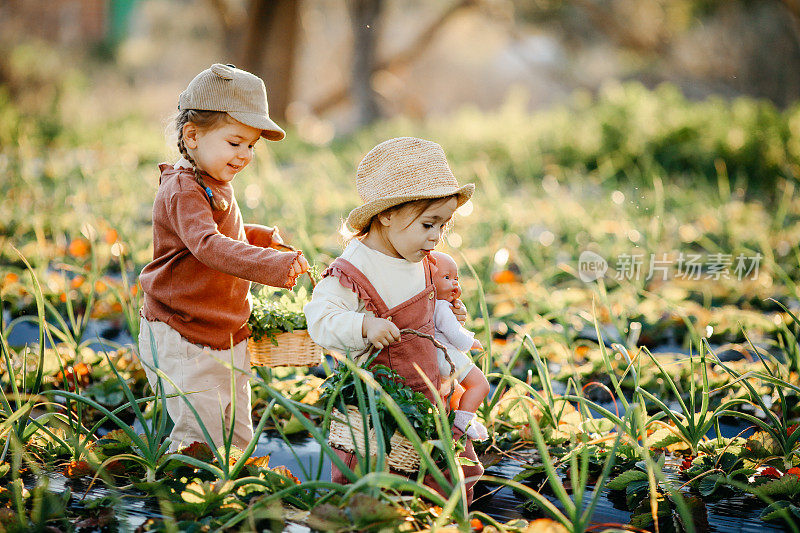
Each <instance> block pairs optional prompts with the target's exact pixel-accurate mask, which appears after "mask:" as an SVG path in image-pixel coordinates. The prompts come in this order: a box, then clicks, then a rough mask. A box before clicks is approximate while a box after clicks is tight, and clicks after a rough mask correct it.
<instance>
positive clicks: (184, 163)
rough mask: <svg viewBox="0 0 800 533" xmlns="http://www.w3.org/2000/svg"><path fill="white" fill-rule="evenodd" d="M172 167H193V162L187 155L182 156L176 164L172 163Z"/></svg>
mask: <svg viewBox="0 0 800 533" xmlns="http://www.w3.org/2000/svg"><path fill="white" fill-rule="evenodd" d="M172 168H192V164H191V163H189V161H188V160H187V159H186V158H185V157H181V158H180V159H178V160H177V161H175V164H174V165H172Z"/></svg>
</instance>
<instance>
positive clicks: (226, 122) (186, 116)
mask: <svg viewBox="0 0 800 533" xmlns="http://www.w3.org/2000/svg"><path fill="white" fill-rule="evenodd" d="M175 127H176V130H177V134H178V150H179V151H180V153H181V155H182V156H183V157H184V158H185V159H186V160H187V161H189V163H190V164H191V165H192V167H193V168H194V173H195V180H196V181H197V183H198V184H199V185H200V187H201V188H202V189H203V190H204V191H205V192H206V195H207V196H208V199H209V201H210V202H211V205H212V207H213V208H214V209H223V210H224V209H227V207H228V206H227V204H226V202H225V201H224V200H222V199H221V198H216V197H214V195H213V192H212V190H211V189H210V188H209V187H208V186H207V183H206V182H205V178H204V175H207V176H210V177H211V178H213V179H215V180H217V181H222V182H228V181H230V180H232V179H233V178H234V176H235V175H236V174H237V173H238V172H239V171H241V170H242V169H244V167H246V166H247V165H248V164H249V163H250V160H251V159H252V157H253V147H254V145H255V143H256V141H258V139H260V138H261V137H264V138H266V139H269V140H280V139H282V138H283V137H284V135H285V134H284V132H283V130H282V129H281V128H280V127H279V126H278V125H277V124H275V122H273V121H272V119H270V118H269V112H268V106H267V92H266V89H265V87H264V82H263V81H261V79H260V78H259V77H258V76H255V75H253V74H251V73H249V72H247V71H244V70H241V69H237V68H236V67H234V66H233V65H222V64H219V63H217V64H214V65H212V66H211V67H210V68H208V69H206V70H204V71H203V72H201V73H200V74H198V75H197V76H195V78H194V79H193V80H192V81H191V82H190V83H189V86H188V87H187V88H186V90H185V91H183V92H182V93H181V95H180V97H179V98H178V114H177V116H176V117H175Z"/></svg>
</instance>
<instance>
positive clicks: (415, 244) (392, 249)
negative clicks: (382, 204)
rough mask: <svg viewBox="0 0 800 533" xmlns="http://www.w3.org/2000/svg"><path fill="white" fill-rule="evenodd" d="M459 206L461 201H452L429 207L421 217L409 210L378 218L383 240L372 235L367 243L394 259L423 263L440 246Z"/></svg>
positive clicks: (453, 199) (371, 233) (390, 213)
mask: <svg viewBox="0 0 800 533" xmlns="http://www.w3.org/2000/svg"><path fill="white" fill-rule="evenodd" d="M457 206H458V201H457V200H456V198H455V197H451V198H447V199H444V200H441V201H439V202H436V203H434V204H432V205H430V206H429V207H428V208H426V209H425V210H424V211H423V212H422V213H420V214H419V216H417V214H416V213H415V212H414V210H413V209H409V208H401V209H398V210H396V211H391V212H389V213H387V214H381V215H378V221H379V224H380V225H381V226H382V231H381V232H380V236H378V235H374V236H373V232H370V234H368V235H367V238H365V243H366V244H367V245H368V246H370V247H372V248H375V249H376V250H378V251H381V252H383V253H385V254H386V255H389V256H392V257H397V258H403V259H405V260H407V261H411V262H413V263H416V262H418V261H422V258H423V257H425V256H426V255H427V254H429V253H430V252H431V250H433V248H434V247H435V246H436V244H437V243H438V242H439V239H440V238H441V237H442V232H443V231H444V227H445V225H446V224H447V223H448V222H449V221H450V219H451V218H452V216H453V213H454V212H455V210H456V207H457Z"/></svg>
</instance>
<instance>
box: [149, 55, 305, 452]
mask: <svg viewBox="0 0 800 533" xmlns="http://www.w3.org/2000/svg"><path fill="white" fill-rule="evenodd" d="M175 124H176V129H177V134H178V150H179V151H180V153H181V155H182V157H181V158H180V159H179V160H178V161H177V162H176V163H175V164H174V165H169V164H167V163H162V164H160V165H159V169H160V171H161V177H160V180H159V187H158V192H157V193H156V199H155V203H154V205H153V261H152V262H151V263H149V264H148V265H147V266H145V267H144V269H143V270H142V273H141V275H140V276H139V281H140V283H141V285H142V290H143V292H144V305H143V307H142V310H141V315H142V318H141V327H140V333H139V352H140V357H141V360H142V362H143V363H145V372H146V374H147V379H148V381H149V382H150V386H151V387H152V388H153V389H154V390H155V389H156V383H157V380H158V377H157V375H156V373H155V372H154V371H153V370H152V368H155V367H158V368H160V369H161V370H162V371H163V372H164V373H165V374H166V375H167V376H168V377H169V378H170V380H172V382H173V383H175V385H176V386H177V387H178V388H179V389H180V390H182V391H183V392H187V393H189V392H191V394H187V395H186V399H188V401H189V402H191V405H192V406H193V407H194V409H195V410H196V411H197V413H198V415H199V417H200V419H201V420H202V422H203V424H204V425H205V427H206V429H207V431H208V433H209V435H210V437H211V439H212V440H213V442H212V443H209V444H210V445H213V446H215V447H216V446H219V445H221V444H222V442H223V441H222V436H223V423H224V427H225V428H228V427H229V425H230V423H231V419H232V417H233V418H234V419H235V423H234V433H233V444H235V445H237V446H239V447H244V446H246V445H247V444H248V443H249V442H250V440H251V439H252V437H253V425H252V419H251V413H250V382H249V374H243V373H239V374H237V376H236V378H235V393H234V394H235V396H234V397H231V384H230V379H231V378H230V375H231V374H230V373H231V370H230V369H229V368H227V367H226V366H225V365H223V364H221V363H220V362H219V361H218V360H222V361H226V362H227V361H230V360H231V350H232V351H233V364H234V366H235V367H237V368H249V356H248V354H247V342H246V339H247V337H248V336H249V334H250V331H249V329H248V327H247V319H248V317H249V316H250V282H251V281H255V282H258V283H262V284H265V285H272V286H275V287H287V288H288V287H292V286H293V285H294V283H295V280H296V278H297V277H298V276H299V275H300V274H301V273H303V272H305V271H306V270H307V269H308V263H307V262H306V260H305V258H304V257H303V255H302V252H279V251H277V250H275V249H273V248H270V247H271V246H273V245H278V244H282V240H281V238H280V236H279V235H278V233H277V231H276V230H275V229H274V228H269V227H266V226H260V225H254V224H250V225H247V224H244V223H243V222H242V215H241V212H240V211H239V206H238V205H237V203H236V198H235V197H234V196H233V187H232V186H231V182H232V180H233V178H234V177H235V176H236V174H237V173H239V172H240V171H241V170H242V169H243V168H244V167H246V166H247V165H248V163H250V160H251V159H252V157H253V146H254V145H255V144H256V142H257V141H258V140H259V139H260V138H261V137H264V138H265V139H268V140H272V141H278V140H281V139H283V137H284V132H283V130H282V129H281V128H280V127H278V125H277V124H275V123H274V122H273V121H272V120H271V119H270V117H269V113H268V108H267V93H266V89H265V87H264V82H262V81H261V79H260V78H258V77H257V76H254V75H253V74H250V73H249V72H246V71H244V70H240V69H237V68H235V67H234V66H233V65H222V64H215V65H212V66H211V67H210V68H208V69H206V70H204V71H203V72H201V73H200V74H198V75H197V76H196V77H195V78H194V79H193V80H192V81H191V83H189V86H188V87H187V88H186V90H185V91H183V92H182V93H181V95H180V97H179V99H178V115H177V117H176V119H175ZM162 384H163V386H164V392H165V393H166V394H170V393H174V392H175V389H174V388H173V387H172V385H170V384H169V382H168V381H167V380H162ZM234 403H235V412H232V411H234V410H233V405H234ZM166 407H167V411H168V413H169V415H170V417H171V418H172V421H173V422H174V424H175V426H174V428H173V429H172V432H171V433H170V440H171V444H170V450H171V451H174V450H176V449H178V448H179V447H181V446H186V445H188V444H191V443H192V442H194V441H205V440H206V439H205V437H204V435H203V432H202V431H201V428H200V425H199V424H198V422H197V420H196V418H195V415H194V413H193V412H192V410H191V409H190V408H189V406H187V405H186V401H185V400H184V399H183V398H181V397H173V398H167V400H166Z"/></svg>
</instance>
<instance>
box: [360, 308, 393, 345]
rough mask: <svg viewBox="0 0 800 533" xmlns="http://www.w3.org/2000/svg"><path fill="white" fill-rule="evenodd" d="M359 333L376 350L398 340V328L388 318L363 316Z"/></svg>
mask: <svg viewBox="0 0 800 533" xmlns="http://www.w3.org/2000/svg"><path fill="white" fill-rule="evenodd" d="M361 335H362V336H363V337H364V338H365V339H367V340H368V341H369V342H370V344H372V345H373V346H374V347H375V348H377V349H378V350H382V349H383V348H385V347H387V346H389V345H390V344H391V343H393V342H395V341H399V340H400V329H399V328H398V327H397V326H395V325H394V324H393V323H392V322H391V321H390V320H386V319H385V318H377V317H371V316H365V317H364V322H362V323H361Z"/></svg>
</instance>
